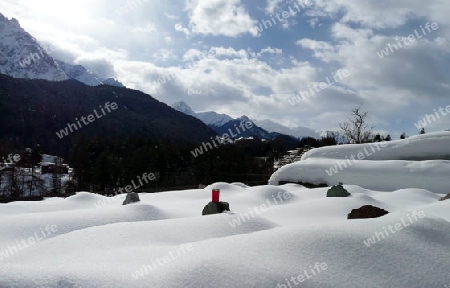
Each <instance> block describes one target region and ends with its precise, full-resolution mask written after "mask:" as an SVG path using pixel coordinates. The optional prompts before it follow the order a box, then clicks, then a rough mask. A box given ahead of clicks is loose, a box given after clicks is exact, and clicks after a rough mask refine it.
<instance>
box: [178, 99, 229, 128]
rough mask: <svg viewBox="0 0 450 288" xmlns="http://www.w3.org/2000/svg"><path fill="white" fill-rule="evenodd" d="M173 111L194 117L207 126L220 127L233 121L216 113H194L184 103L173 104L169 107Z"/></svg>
mask: <svg viewBox="0 0 450 288" xmlns="http://www.w3.org/2000/svg"><path fill="white" fill-rule="evenodd" d="M170 107H172V108H173V109H175V110H177V111H180V112H182V113H184V114H187V115H190V116H194V117H195V118H197V119H200V120H201V121H202V122H203V123H205V124H206V125H209V126H215V127H220V126H222V125H224V124H225V123H227V122H229V121H231V120H233V118H231V117H230V116H228V115H226V114H218V113H216V112H212V111H210V112H199V113H196V112H194V111H193V110H192V109H191V107H190V106H189V105H188V104H187V103H186V102H184V101H180V102H175V103H173V104H172V105H170Z"/></svg>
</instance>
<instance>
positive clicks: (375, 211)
mask: <svg viewBox="0 0 450 288" xmlns="http://www.w3.org/2000/svg"><path fill="white" fill-rule="evenodd" d="M388 213H389V212H388V211H386V210H384V209H381V208H379V207H376V206H372V205H364V206H361V207H360V208H358V209H352V212H350V213H349V214H348V215H347V219H366V218H378V217H381V216H384V215H386V214H388Z"/></svg>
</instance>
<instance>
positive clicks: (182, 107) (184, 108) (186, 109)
mask: <svg viewBox="0 0 450 288" xmlns="http://www.w3.org/2000/svg"><path fill="white" fill-rule="evenodd" d="M170 107H172V108H173V109H175V110H177V111H180V112H182V113H184V114H186V115H190V116H194V117H196V115H195V112H194V111H192V109H191V107H190V106H189V105H188V104H187V103H186V102H184V101H180V102H175V103H173V104H172V105H170Z"/></svg>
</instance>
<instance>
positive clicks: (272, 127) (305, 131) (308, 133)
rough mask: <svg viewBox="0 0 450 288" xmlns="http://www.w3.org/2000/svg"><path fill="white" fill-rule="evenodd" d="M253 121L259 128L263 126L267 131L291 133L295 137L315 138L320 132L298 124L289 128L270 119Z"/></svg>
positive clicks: (318, 136)
mask: <svg viewBox="0 0 450 288" xmlns="http://www.w3.org/2000/svg"><path fill="white" fill-rule="evenodd" d="M254 122H255V124H256V125H258V126H260V127H261V128H263V129H265V130H267V131H269V132H276V133H280V134H285V135H291V136H294V137H296V138H303V137H312V138H316V139H319V138H321V135H320V133H318V132H316V131H315V130H312V129H310V128H307V127H302V126H298V127H294V128H290V127H286V126H283V125H281V124H278V123H276V122H273V121H272V120H268V119H266V120H254Z"/></svg>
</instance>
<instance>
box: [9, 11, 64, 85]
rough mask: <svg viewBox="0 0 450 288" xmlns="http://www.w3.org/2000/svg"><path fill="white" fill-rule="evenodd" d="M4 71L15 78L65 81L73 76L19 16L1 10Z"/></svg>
mask: <svg viewBox="0 0 450 288" xmlns="http://www.w3.org/2000/svg"><path fill="white" fill-rule="evenodd" d="M0 73H2V74H6V75H9V76H12V77H15V78H27V79H45V80H49V81H63V80H67V79H69V77H68V76H67V75H66V74H65V73H64V71H63V70H62V69H61V68H60V67H59V66H58V64H57V63H56V62H55V61H54V60H53V58H52V57H50V56H49V55H48V53H47V50H45V49H44V48H43V47H41V46H40V45H39V44H38V43H37V41H36V39H34V38H33V37H32V36H31V35H30V34H28V33H27V32H26V31H25V30H24V29H23V28H21V27H20V25H19V22H18V21H17V20H16V19H14V18H13V19H11V20H8V19H7V18H6V17H4V16H3V15H2V14H1V13H0Z"/></svg>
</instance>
